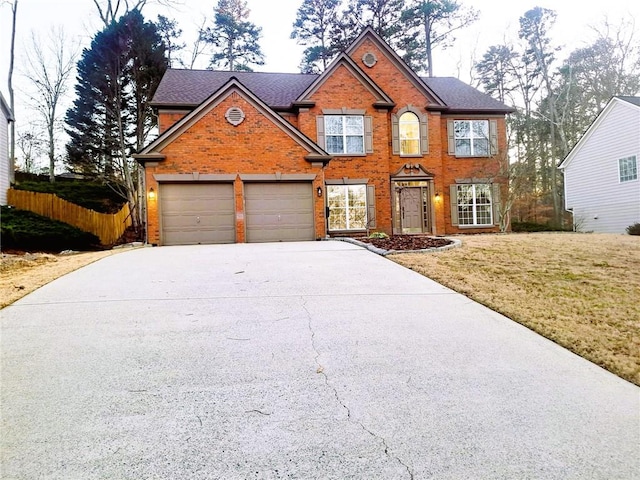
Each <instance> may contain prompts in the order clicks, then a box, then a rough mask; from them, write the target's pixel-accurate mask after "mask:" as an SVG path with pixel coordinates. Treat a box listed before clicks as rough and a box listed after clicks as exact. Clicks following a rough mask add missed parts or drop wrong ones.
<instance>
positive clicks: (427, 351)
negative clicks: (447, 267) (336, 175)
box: [0, 241, 640, 479]
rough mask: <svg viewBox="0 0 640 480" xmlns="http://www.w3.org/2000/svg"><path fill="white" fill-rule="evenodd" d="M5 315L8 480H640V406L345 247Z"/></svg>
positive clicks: (77, 278)
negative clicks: (530, 479) (548, 479)
mask: <svg viewBox="0 0 640 480" xmlns="http://www.w3.org/2000/svg"><path fill="white" fill-rule="evenodd" d="M1 316H2V319H1V323H0V325H1V334H2V336H1V345H0V346H1V355H2V358H1V367H2V370H1V374H2V377H1V381H2V391H1V401H2V405H1V407H2V420H1V422H2V423H1V427H2V439H1V442H2V444H1V448H2V453H1V458H0V459H1V462H2V478H6V479H36V478H46V479H280V478H297V479H427V478H437V479H471V478H477V479H525V478H532V479H533V478H535V479H546V478H550V479H551V478H557V479H612V478H616V479H633V478H640V477H639V475H640V474H639V472H640V460H639V455H638V453H639V451H640V413H639V412H640V389H639V388H637V387H636V386H634V385H632V384H630V383H628V382H626V381H623V380H621V379H619V378H618V377H616V376H614V375H612V374H610V373H608V372H606V371H604V370H602V369H601V368H599V367H597V366H595V365H593V364H591V363H589V362H588V361H586V360H584V359H582V358H580V357H578V356H576V355H573V354H572V353H570V352H568V351H567V350H565V349H563V348H561V347H559V346H557V345H555V344H554V343H552V342H550V341H548V340H546V339H544V338H542V337H540V336H538V335H536V334H535V333H533V332H531V331H529V330H528V329H526V328H524V327H522V326H520V325H518V324H516V323H514V322H512V321H511V320H509V319H507V318H505V317H503V316H501V315H499V314H497V313H495V312H493V311H491V310H489V309H487V308H485V307H483V306H481V305H479V304H477V303H475V302H473V301H471V300H469V299H468V298H466V297H464V296H462V295H459V294H456V293H454V292H453V291H451V290H449V289H447V288H445V287H443V286H441V285H439V284H437V283H436V282H433V281H431V280H429V279H427V278H424V277H422V276H420V275H418V274H417V273H415V272H412V271H410V270H408V269H405V268H403V267H401V266H399V265H396V264H394V263H393V262H391V261H389V260H387V259H385V258H382V257H379V256H377V255H375V254H373V253H371V252H369V251H366V250H364V249H362V248H360V247H356V246H354V245H351V244H348V243H345V242H338V241H332V242H306V243H304V242H303V243H282V244H236V245H211V246H193V247H160V248H143V249H137V250H131V251H128V252H124V253H120V254H118V255H113V256H109V257H107V258H105V259H103V260H100V261H99V262H97V263H94V264H91V265H89V266H87V267H85V268H82V269H80V270H78V271H76V272H74V273H72V274H69V275H66V276H65V277H62V278H60V279H58V280H56V281H54V282H52V283H50V284H49V285H46V286H45V287H43V288H41V289H39V290H38V291H36V292H34V293H32V294H31V295H28V296H26V297H25V298H23V299H22V300H20V301H18V302H16V303H15V304H13V305H12V306H10V307H7V308H5V309H4V310H2V312H1Z"/></svg>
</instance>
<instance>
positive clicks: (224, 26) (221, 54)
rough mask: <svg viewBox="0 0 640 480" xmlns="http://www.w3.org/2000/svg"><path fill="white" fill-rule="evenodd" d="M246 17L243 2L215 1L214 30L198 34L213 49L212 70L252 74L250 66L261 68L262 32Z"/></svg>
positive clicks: (235, 0)
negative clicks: (243, 71)
mask: <svg viewBox="0 0 640 480" xmlns="http://www.w3.org/2000/svg"><path fill="white" fill-rule="evenodd" d="M249 14H250V10H249V9H248V8H247V2H246V1H245V0H219V1H218V5H217V7H216V8H215V20H214V26H213V28H211V27H209V28H205V29H203V30H202V32H201V37H202V39H203V40H204V41H205V42H207V43H210V44H211V45H212V46H213V50H214V54H213V57H212V58H211V67H213V68H223V69H225V70H229V71H237V70H245V71H252V70H253V68H252V66H254V65H264V54H263V53H262V50H261V49H260V43H259V41H260V35H261V31H262V29H261V28H260V27H257V26H256V25H255V24H254V23H251V22H250V21H249Z"/></svg>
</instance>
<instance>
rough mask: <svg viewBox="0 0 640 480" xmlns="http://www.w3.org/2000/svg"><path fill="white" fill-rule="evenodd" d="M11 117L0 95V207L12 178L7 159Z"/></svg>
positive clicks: (11, 170) (5, 201)
mask: <svg viewBox="0 0 640 480" xmlns="http://www.w3.org/2000/svg"><path fill="white" fill-rule="evenodd" d="M12 121H13V115H12V113H11V109H10V108H9V105H7V102H5V100H4V97H3V96H2V93H0V205H6V204H7V190H8V189H9V184H10V182H11V180H12V178H13V162H12V161H11V160H10V159H9V122H12Z"/></svg>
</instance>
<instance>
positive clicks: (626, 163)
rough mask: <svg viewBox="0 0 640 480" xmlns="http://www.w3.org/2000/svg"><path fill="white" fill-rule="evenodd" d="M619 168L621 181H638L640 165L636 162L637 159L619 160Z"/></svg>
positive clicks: (632, 157) (633, 157)
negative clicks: (639, 167)
mask: <svg viewBox="0 0 640 480" xmlns="http://www.w3.org/2000/svg"><path fill="white" fill-rule="evenodd" d="M618 163H619V168H620V181H621V182H628V181H630V180H637V179H638V164H637V161H636V157H635V155H634V156H631V157H626V158H621V159H620V160H618Z"/></svg>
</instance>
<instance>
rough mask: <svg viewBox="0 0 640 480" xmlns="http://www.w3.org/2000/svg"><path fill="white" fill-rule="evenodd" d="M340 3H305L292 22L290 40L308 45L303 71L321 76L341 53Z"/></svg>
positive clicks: (333, 0) (336, 0) (337, 0)
mask: <svg viewBox="0 0 640 480" xmlns="http://www.w3.org/2000/svg"><path fill="white" fill-rule="evenodd" d="M339 6H340V0H303V2H302V5H300V8H298V12H297V14H296V20H295V22H294V23H293V30H292V32H291V38H292V39H294V40H296V41H297V43H298V45H303V46H306V47H307V48H306V49H305V50H304V53H303V58H302V62H301V64H300V70H301V72H302V73H319V72H322V71H324V70H325V69H326V68H327V65H328V64H329V62H331V60H332V59H333V57H335V56H336V54H337V53H338V52H339V48H338V47H337V44H336V42H335V39H336V34H337V33H338V32H337V31H338V30H339V28H340V27H339V24H338V7H339Z"/></svg>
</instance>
